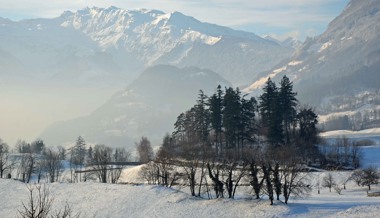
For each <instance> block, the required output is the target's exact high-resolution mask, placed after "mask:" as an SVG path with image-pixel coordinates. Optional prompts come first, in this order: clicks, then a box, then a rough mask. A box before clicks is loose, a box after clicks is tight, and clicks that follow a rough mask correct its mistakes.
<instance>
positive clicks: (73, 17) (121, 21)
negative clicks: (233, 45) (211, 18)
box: [61, 7, 221, 62]
mask: <svg viewBox="0 0 380 218" xmlns="http://www.w3.org/2000/svg"><path fill="white" fill-rule="evenodd" d="M61 17H65V18H66V20H65V21H64V22H63V23H62V24H61V26H62V27H66V28H68V27H73V28H75V29H78V30H81V31H82V32H84V33H86V34H88V35H89V36H90V37H91V38H92V39H93V40H94V41H96V42H98V43H99V45H100V46H101V47H102V48H103V49H104V50H107V49H110V48H116V49H125V50H127V51H130V52H136V51H137V52H139V53H144V55H143V57H142V58H143V59H144V60H146V61H147V60H149V61H150V62H152V59H153V60H156V59H158V58H159V57H160V55H162V54H164V53H167V52H169V51H171V50H172V49H173V48H174V47H175V46H177V45H178V44H186V43H187V42H200V43H203V44H206V45H214V44H216V43H217V42H218V41H219V40H220V39H221V37H220V35H221V33H218V31H215V30H210V32H209V33H203V32H202V31H200V30H202V29H204V27H203V25H204V24H202V23H201V22H199V21H197V20H195V19H194V18H192V17H188V16H185V15H183V14H181V13H179V12H172V13H164V12H161V11H157V10H146V9H141V10H123V9H119V8H116V7H110V8H107V9H101V8H96V7H94V8H86V9H84V10H80V11H78V12H76V13H67V12H65V13H64V14H63V15H62V16H61Z"/></svg>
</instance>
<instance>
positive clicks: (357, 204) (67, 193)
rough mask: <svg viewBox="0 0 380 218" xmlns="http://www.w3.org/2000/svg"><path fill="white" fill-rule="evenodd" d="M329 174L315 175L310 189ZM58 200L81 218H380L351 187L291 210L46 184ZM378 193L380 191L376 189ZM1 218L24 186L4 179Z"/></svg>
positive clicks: (170, 193)
mask: <svg viewBox="0 0 380 218" xmlns="http://www.w3.org/2000/svg"><path fill="white" fill-rule="evenodd" d="M139 168H140V167H139V166H138V167H131V168H128V169H126V170H125V171H124V175H123V176H122V178H121V179H122V180H123V181H124V182H128V181H129V182H130V181H139V179H138V178H137V177H136V176H137V171H138V170H139ZM333 173H334V177H335V179H336V181H337V182H338V183H339V182H340V180H343V179H344V178H346V177H347V176H348V174H349V172H333ZM324 174H326V172H322V173H313V174H312V175H311V184H314V183H315V182H316V181H317V180H318V178H322V177H323V175H324ZM47 187H48V189H49V190H50V193H51V196H53V197H54V203H53V207H54V208H62V207H63V206H64V205H65V203H66V202H67V203H69V204H70V205H71V206H72V209H73V210H74V211H75V212H79V211H80V212H81V215H82V216H83V217H93V216H94V215H95V217H378V214H379V213H380V197H367V194H366V188H365V187H357V186H356V185H355V184H354V183H353V182H349V183H348V184H347V189H346V190H343V191H342V194H341V195H339V194H337V193H336V192H334V191H332V192H331V193H330V192H329V191H328V189H327V188H323V189H321V194H317V190H316V189H314V190H313V191H312V193H311V194H310V195H309V196H308V197H306V198H303V199H291V201H290V204H289V205H285V204H283V203H282V202H281V201H275V204H274V205H273V206H270V205H269V201H268V200H266V199H265V196H264V197H263V199H261V200H254V199H252V198H251V197H250V196H252V195H251V193H250V188H243V189H244V190H240V191H239V195H238V196H237V199H235V200H231V199H212V200H208V199H201V198H197V197H191V196H190V195H189V194H188V190H187V189H188V188H187V187H182V188H181V189H180V190H176V188H174V189H171V188H164V187H160V186H151V185H121V184H100V183H92V182H87V183H53V184H47ZM373 190H380V186H373ZM0 196H1V200H0V217H2V218H3V217H4V218H7V217H15V216H16V215H17V210H18V209H21V202H23V201H24V202H26V201H25V199H26V198H27V197H28V191H27V186H26V185H25V184H24V183H21V182H18V181H14V180H7V179H0Z"/></svg>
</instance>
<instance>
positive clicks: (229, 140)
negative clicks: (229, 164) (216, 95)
mask: <svg viewBox="0 0 380 218" xmlns="http://www.w3.org/2000/svg"><path fill="white" fill-rule="evenodd" d="M223 106H224V110H223V126H224V129H225V137H226V147H227V148H235V152H237V150H238V147H237V146H238V137H237V136H238V131H239V124H240V110H241V109H240V108H241V104H240V90H239V89H236V91H235V90H234V89H233V88H231V87H230V88H227V89H226V91H225V95H224V98H223Z"/></svg>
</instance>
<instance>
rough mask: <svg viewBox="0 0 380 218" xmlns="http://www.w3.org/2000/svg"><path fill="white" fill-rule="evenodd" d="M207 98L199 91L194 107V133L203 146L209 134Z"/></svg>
mask: <svg viewBox="0 0 380 218" xmlns="http://www.w3.org/2000/svg"><path fill="white" fill-rule="evenodd" d="M206 102H207V96H206V95H205V94H204V93H203V91H202V90H200V91H199V95H198V100H197V104H196V105H195V107H194V109H195V114H194V115H195V117H194V118H195V127H194V128H195V131H196V134H197V138H198V139H199V141H200V142H201V143H202V144H203V145H205V144H207V141H208V136H209V133H210V113H209V110H208V109H207V105H206Z"/></svg>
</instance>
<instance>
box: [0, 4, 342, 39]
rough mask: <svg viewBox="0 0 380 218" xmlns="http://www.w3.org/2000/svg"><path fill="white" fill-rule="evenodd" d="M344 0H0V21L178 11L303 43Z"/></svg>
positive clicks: (332, 14) (323, 24)
mask: <svg viewBox="0 0 380 218" xmlns="http://www.w3.org/2000/svg"><path fill="white" fill-rule="evenodd" d="M347 3H348V0H160V1H158V0H150V1H148V0H49V1H46V0H1V4H0V17H5V18H9V19H11V20H20V19H26V18H40V17H43V18H51V17H57V16H59V15H60V14H61V13H62V12H63V11H65V10H71V11H76V10H79V9H82V8H84V7H87V6H89V7H92V6H97V7H109V6H116V7H119V8H123V9H128V10H133V9H138V8H146V9H157V10H161V11H164V12H172V11H179V12H182V13H184V14H186V15H189V16H192V17H195V18H196V19H198V20H200V21H203V22H209V23H214V24H219V25H223V26H229V27H232V28H234V29H239V30H245V31H249V32H253V33H256V34H257V35H260V36H263V35H272V36H277V38H280V39H284V38H286V37H287V36H293V37H296V38H299V39H304V38H305V37H306V36H315V35H318V34H320V33H322V32H323V31H324V30H325V29H326V27H327V24H328V23H329V22H330V21H331V20H332V19H334V17H336V16H337V15H338V14H339V13H340V12H341V11H342V10H343V9H344V7H345V6H346V5H347Z"/></svg>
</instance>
